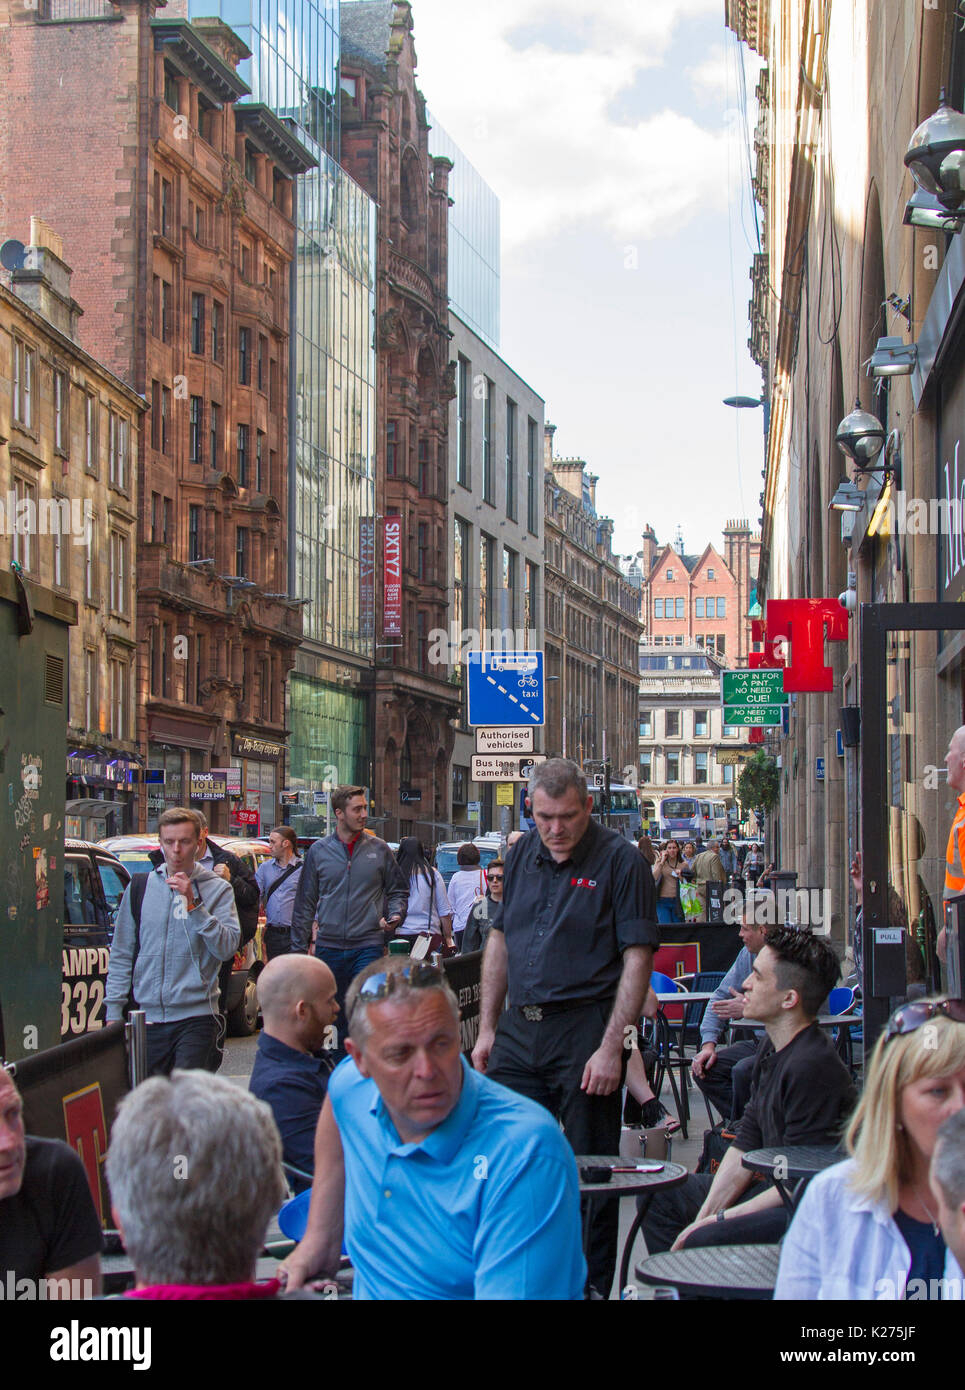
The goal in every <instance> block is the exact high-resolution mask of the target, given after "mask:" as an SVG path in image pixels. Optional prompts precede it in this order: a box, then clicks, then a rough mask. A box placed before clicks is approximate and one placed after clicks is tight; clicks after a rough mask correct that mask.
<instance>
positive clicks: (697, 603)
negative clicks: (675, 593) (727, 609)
mask: <svg viewBox="0 0 965 1390" xmlns="http://www.w3.org/2000/svg"><path fill="white" fill-rule="evenodd" d="M707 601H708V603H713V601H714V600H713V599H708V600H707ZM703 616H704V600H703V599H702V598H695V599H694V617H695V618H702V617H703Z"/></svg>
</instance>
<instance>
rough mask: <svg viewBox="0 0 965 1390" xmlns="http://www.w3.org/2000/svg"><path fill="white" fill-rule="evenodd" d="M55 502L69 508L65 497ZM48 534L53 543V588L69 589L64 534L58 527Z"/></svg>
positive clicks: (52, 528) (68, 570) (68, 563)
mask: <svg viewBox="0 0 965 1390" xmlns="http://www.w3.org/2000/svg"><path fill="white" fill-rule="evenodd" d="M54 500H55V501H56V502H58V503H60V502H63V504H64V506H65V507H69V505H70V504H69V502H68V501H67V498H66V497H62V498H60V497H58V498H55V499H54ZM50 534H51V537H52V539H53V543H54V587H55V588H57V589H67V588H69V587H70V584H69V580H70V556H69V552H68V551H67V550H66V549H65V546H64V532H63V529H62V528H61V527H60V526H51V529H50Z"/></svg>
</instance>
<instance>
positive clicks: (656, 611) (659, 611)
mask: <svg viewBox="0 0 965 1390" xmlns="http://www.w3.org/2000/svg"><path fill="white" fill-rule="evenodd" d="M653 616H654V618H662V617H663V599H662V598H655V599H654V601H653Z"/></svg>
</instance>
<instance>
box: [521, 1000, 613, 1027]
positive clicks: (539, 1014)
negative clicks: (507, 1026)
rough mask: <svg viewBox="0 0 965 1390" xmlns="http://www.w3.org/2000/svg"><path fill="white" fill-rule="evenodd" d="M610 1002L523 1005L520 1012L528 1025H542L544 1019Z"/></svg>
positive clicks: (587, 1001) (560, 1002)
mask: <svg viewBox="0 0 965 1390" xmlns="http://www.w3.org/2000/svg"><path fill="white" fill-rule="evenodd" d="M609 1002H610V1001H609V1000H603V999H561V1000H560V1001H559V1002H558V1003H555V1004H522V1005H520V1008H519V1011H520V1013H521V1014H522V1015H523V1017H524V1018H525V1019H526V1022H527V1023H542V1021H543V1019H544V1018H550V1017H551V1016H552V1015H553V1014H565V1013H571V1012H572V1011H573V1009H586V1008H589V1007H590V1006H591V1005H593V1004H603V1003H606V1004H609Z"/></svg>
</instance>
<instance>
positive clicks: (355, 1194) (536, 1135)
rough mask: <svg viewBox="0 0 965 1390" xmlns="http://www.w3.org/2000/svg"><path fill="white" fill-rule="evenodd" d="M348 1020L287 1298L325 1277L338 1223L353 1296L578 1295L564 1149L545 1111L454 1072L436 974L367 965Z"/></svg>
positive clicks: (574, 1182)
mask: <svg viewBox="0 0 965 1390" xmlns="http://www.w3.org/2000/svg"><path fill="white" fill-rule="evenodd" d="M346 1009H347V1013H348V1018H349V1030H350V1040H349V1042H348V1044H347V1046H348V1051H349V1056H348V1057H347V1058H346V1060H345V1061H344V1062H342V1064H341V1065H340V1066H339V1067H337V1068H336V1070H335V1072H334V1073H333V1075H332V1078H331V1081H330V1083H329V1088H328V1098H327V1100H326V1102H325V1105H324V1106H323V1108H322V1113H321V1116H320V1117H319V1122H318V1131H317V1134H316V1137H315V1180H314V1183H313V1191H312V1204H311V1211H310V1213H309V1224H308V1228H307V1230H306V1232H305V1237H304V1239H303V1240H302V1242H301V1244H300V1245H299V1246H298V1247H297V1249H296V1250H295V1251H294V1252H293V1253H292V1254H291V1255H290V1256H289V1258H288V1260H287V1261H286V1262H285V1266H284V1269H285V1273H286V1274H287V1278H288V1287H289V1289H294V1288H298V1287H300V1286H301V1285H302V1284H304V1283H305V1282H306V1280H309V1279H311V1278H313V1277H317V1276H331V1275H332V1274H333V1273H334V1271H335V1270H336V1269H337V1267H338V1260H339V1254H340V1252H341V1248H342V1235H343V1213H344V1234H345V1244H346V1248H347V1250H348V1253H349V1255H350V1257H351V1260H352V1264H353V1265H354V1267H355V1285H354V1290H353V1296H354V1297H355V1298H356V1299H402V1298H415V1299H514V1300H519V1299H579V1298H581V1297H582V1294H583V1284H584V1280H585V1277H586V1264H585V1261H584V1259H583V1252H582V1249H581V1239H580V1203H579V1181H578V1175H577V1170H576V1163H575V1160H574V1158H573V1153H572V1151H571V1149H570V1148H569V1146H568V1145H567V1143H566V1140H565V1139H564V1138H563V1136H562V1134H561V1133H560V1130H559V1126H558V1125H557V1123H556V1121H555V1120H554V1119H553V1118H552V1116H551V1115H550V1114H549V1112H548V1111H547V1110H546V1109H544V1108H543V1107H542V1106H540V1105H537V1104H536V1103H535V1102H533V1101H531V1100H528V1099H527V1098H526V1097H524V1096H520V1095H517V1094H516V1093H515V1092H513V1091H509V1090H507V1089H506V1088H505V1087H503V1086H499V1085H497V1084H496V1083H495V1082H492V1081H489V1080H488V1079H487V1078H486V1077H485V1076H482V1075H480V1074H479V1073H478V1072H474V1071H473V1070H472V1068H471V1067H470V1066H469V1065H468V1064H467V1063H466V1062H465V1060H464V1059H463V1057H462V1054H461V1051H460V1033H459V1005H458V1001H457V999H456V997H455V995H454V994H453V992H452V991H451V990H450V989H449V987H448V986H447V985H446V982H445V976H444V975H443V973H442V972H441V971H440V970H437V969H436V968H435V967H434V966H431V965H428V964H424V963H422V962H415V961H410V960H408V959H407V958H405V957H401V956H399V957H391V956H390V957H387V958H386V959H384V960H380V961H373V962H372V963H371V964H370V965H368V966H366V968H365V969H364V970H362V971H361V972H360V974H359V975H357V976H356V978H355V980H354V981H353V982H352V985H351V987H350V989H349V992H348V997H347V1000H346Z"/></svg>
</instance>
